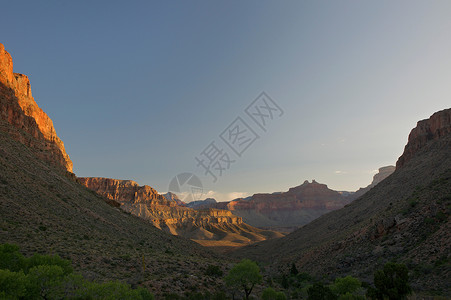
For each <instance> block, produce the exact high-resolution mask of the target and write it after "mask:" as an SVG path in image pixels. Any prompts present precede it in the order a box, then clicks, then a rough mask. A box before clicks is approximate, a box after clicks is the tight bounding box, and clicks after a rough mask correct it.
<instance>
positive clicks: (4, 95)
mask: <svg viewBox="0 0 451 300" xmlns="http://www.w3.org/2000/svg"><path fill="white" fill-rule="evenodd" d="M0 107H1V113H0V118H1V119H2V120H4V121H6V122H8V123H10V124H11V125H13V126H15V127H16V128H18V129H20V130H21V131H22V132H23V133H24V134H17V132H15V133H13V134H12V136H13V137H14V138H15V139H16V140H18V141H20V142H21V143H23V144H25V145H27V146H29V147H31V148H33V149H35V150H37V153H38V156H39V157H40V158H41V159H44V160H46V161H48V162H50V163H52V164H54V165H58V166H61V167H62V168H64V169H65V170H67V171H69V172H72V161H71V160H70V158H69V156H68V155H67V153H66V150H65V148H64V144H63V142H62V141H61V140H60V139H59V137H58V136H57V135H56V131H55V128H54V127H53V122H52V120H51V119H50V118H49V117H48V116H47V114H46V113H45V112H44V111H43V110H42V109H41V108H39V106H38V105H37V104H36V102H35V101H34V98H33V96H32V94H31V86H30V80H29V79H28V77H27V76H26V75H23V74H19V73H14V72H13V62H12V58H11V55H10V54H9V53H8V52H7V51H6V50H5V47H4V46H3V45H2V44H0ZM3 130H7V129H5V128H3Z"/></svg>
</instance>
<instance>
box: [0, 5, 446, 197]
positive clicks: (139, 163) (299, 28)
mask: <svg viewBox="0 0 451 300" xmlns="http://www.w3.org/2000/svg"><path fill="white" fill-rule="evenodd" d="M450 32H451V1H373V2H370V1H127V2H125V1H122V2H119V1H46V2H41V1H8V2H7V3H4V4H3V5H2V17H1V18H0V43H3V44H4V45H5V48H6V50H7V51H8V52H10V53H11V55H12V56H13V61H14V71H15V72H18V73H23V74H26V75H28V76H29V77H30V80H31V87H32V93H33V96H34V98H35V100H36V102H37V103H38V105H39V106H40V107H41V108H42V109H43V110H44V111H45V112H46V113H47V114H48V115H49V116H50V118H51V119H52V120H53V122H54V125H55V128H56V131H57V134H58V135H59V137H60V138H61V139H62V140H63V141H64V143H65V146H66V151H67V153H68V154H69V156H70V157H71V159H72V161H73V163H74V172H75V173H76V175H77V176H98V177H109V178H117V179H132V180H135V181H136V182H138V183H139V184H140V185H144V184H147V185H150V186H152V187H154V188H155V189H157V191H159V192H161V193H164V192H167V191H168V190H173V188H172V187H170V182H171V180H172V179H173V178H179V179H180V178H182V177H183V176H181V177H177V175H178V174H181V173H189V174H191V175H194V176H195V177H193V178H196V177H197V178H198V179H199V181H200V182H201V185H202V191H203V193H202V195H201V196H200V197H201V198H202V197H203V198H205V197H207V196H208V197H214V198H216V199H217V200H219V201H225V200H231V199H233V198H236V197H245V196H248V195H252V194H254V193H264V192H267V193H271V192H278V191H286V190H288V188H290V187H294V186H297V185H299V184H301V183H302V182H304V180H310V181H311V180H312V179H315V180H316V181H318V182H320V183H325V184H327V185H328V186H329V188H332V189H335V190H347V191H353V190H357V189H358V188H359V187H363V186H366V185H368V184H369V183H370V182H371V179H372V176H373V175H374V173H375V170H377V169H378V168H379V167H382V166H386V165H394V164H395V163H396V160H397V158H398V157H399V156H400V155H401V154H402V151H403V149H404V146H405V144H406V143H407V137H408V134H409V132H410V130H411V129H412V128H414V127H415V125H416V122H417V121H419V120H421V119H425V118H428V117H429V116H430V115H432V114H433V113H434V112H436V111H438V110H442V109H445V108H449V107H450V103H451V101H450V99H451V84H450V82H451V54H450V53H451V38H450ZM262 92H264V93H265V94H264V96H263V97H260V98H259V96H260V95H261V93H262ZM264 101H266V102H264ZM265 103H266V104H265ZM247 107H249V109H248V110H247V111H248V112H249V114H247V113H246V108H247ZM256 109H259V110H260V114H258V111H257V110H256ZM252 113H256V114H254V115H253V114H252ZM252 116H254V119H255V120H254V119H253V118H252ZM271 117H272V118H271ZM237 118H238V119H237ZM263 121H264V122H265V124H264V126H262V127H260V126H259V124H260V125H262V122H263ZM235 130H236V131H235ZM243 132H244V133H243ZM233 133H235V135H234V134H233ZM226 141H228V142H229V144H227V142H226ZM232 148H235V151H236V152H235V151H234V150H233V149H232ZM237 148H239V149H237ZM243 149H244V150H243ZM213 150H214V151H213ZM215 151H216V152H215ZM237 153H238V154H239V155H238V154H237ZM207 154H209V156H207ZM213 154H215V156H214V157H215V160H213V161H210V160H209V159H207V158H213ZM196 158H197V159H198V160H199V161H203V165H204V166H205V168H204V167H203V166H202V164H199V163H198V160H196ZM221 168H222V169H221ZM207 171H210V173H208V172H207ZM221 172H222V173H221ZM212 174H213V175H212ZM214 176H215V177H216V181H215V177H214ZM181 183H183V182H181ZM198 185H199V184H197V185H195V186H198ZM191 188H192V186H191V185H189V184H184V185H182V187H181V192H182V193H183V192H185V193H187V192H189V191H192V189H191Z"/></svg>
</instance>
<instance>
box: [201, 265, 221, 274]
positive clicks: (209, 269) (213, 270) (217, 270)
mask: <svg viewBox="0 0 451 300" xmlns="http://www.w3.org/2000/svg"><path fill="white" fill-rule="evenodd" d="M205 275H207V276H212V277H222V275H224V272H222V270H221V268H220V267H219V266H215V265H209V266H208V267H207V270H205Z"/></svg>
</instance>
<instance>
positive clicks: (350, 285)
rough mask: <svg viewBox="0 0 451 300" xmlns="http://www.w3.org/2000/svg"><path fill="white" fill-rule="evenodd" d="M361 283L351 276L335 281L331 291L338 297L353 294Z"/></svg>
mask: <svg viewBox="0 0 451 300" xmlns="http://www.w3.org/2000/svg"><path fill="white" fill-rule="evenodd" d="M361 285H362V284H361V282H360V281H359V280H358V279H357V278H354V277H352V276H346V277H343V278H337V279H335V283H334V285H333V286H332V290H333V291H334V292H335V293H336V294H338V295H345V294H347V293H349V294H353V293H354V292H355V291H357V289H358V288H359V287H360V286H361Z"/></svg>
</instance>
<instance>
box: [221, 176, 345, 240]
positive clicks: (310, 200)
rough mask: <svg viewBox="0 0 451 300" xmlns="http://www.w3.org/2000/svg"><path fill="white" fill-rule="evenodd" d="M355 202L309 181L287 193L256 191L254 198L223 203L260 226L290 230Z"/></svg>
mask: <svg viewBox="0 0 451 300" xmlns="http://www.w3.org/2000/svg"><path fill="white" fill-rule="evenodd" d="M350 201H351V199H350V198H349V197H346V196H344V195H342V194H340V193H339V192H337V191H334V190H331V189H329V188H328V187H327V185H325V184H321V183H318V182H316V181H315V180H313V181H312V182H311V183H310V182H308V181H307V180H306V181H304V183H303V184H301V185H299V186H297V187H294V188H290V189H289V190H288V191H287V192H281V193H272V194H254V195H253V196H252V197H250V198H246V199H235V200H233V201H230V202H226V203H224V202H220V203H217V204H216V205H215V207H218V208H219V207H221V208H222V207H224V206H225V208H227V209H228V210H230V211H232V212H233V213H234V214H235V215H237V216H240V217H242V218H243V220H244V222H246V223H248V224H250V225H252V226H255V227H259V228H270V229H274V230H278V231H285V232H289V231H292V230H294V229H296V228H298V227H299V226H302V225H305V224H307V223H309V222H311V221H312V220H314V219H316V218H317V217H319V216H321V215H323V214H325V213H327V212H329V211H332V210H335V209H339V208H341V207H343V206H345V205H346V204H348V203H349V202H350Z"/></svg>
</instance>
